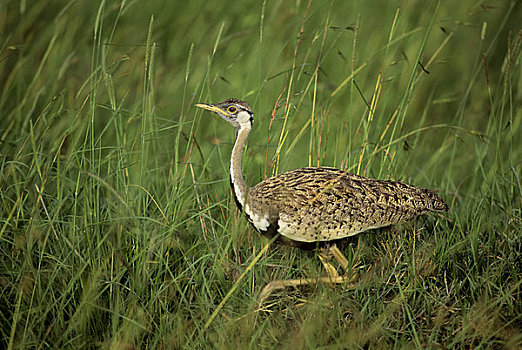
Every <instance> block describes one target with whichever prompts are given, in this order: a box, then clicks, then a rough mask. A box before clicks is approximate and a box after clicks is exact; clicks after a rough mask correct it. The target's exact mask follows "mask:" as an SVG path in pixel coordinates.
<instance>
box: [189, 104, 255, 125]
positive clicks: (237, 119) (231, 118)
mask: <svg viewBox="0 0 522 350" xmlns="http://www.w3.org/2000/svg"><path fill="white" fill-rule="evenodd" d="M196 107H199V108H203V109H206V110H207V111H211V112H214V113H217V114H218V115H219V116H220V117H221V118H223V119H225V120H226V121H227V122H229V123H230V124H232V126H234V127H235V128H236V130H239V129H242V128H251V127H252V122H253V120H254V113H253V112H252V109H251V108H250V106H249V105H248V103H246V102H245V101H241V100H236V99H235V98H230V99H228V100H225V101H223V102H220V103H216V104H213V103H198V104H196Z"/></svg>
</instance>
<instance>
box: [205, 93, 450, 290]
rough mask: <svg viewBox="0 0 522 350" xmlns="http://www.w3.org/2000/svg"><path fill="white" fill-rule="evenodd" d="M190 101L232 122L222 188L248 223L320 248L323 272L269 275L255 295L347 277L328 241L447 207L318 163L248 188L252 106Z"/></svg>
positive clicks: (418, 191) (422, 193)
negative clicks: (244, 165) (245, 160)
mask: <svg viewBox="0 0 522 350" xmlns="http://www.w3.org/2000/svg"><path fill="white" fill-rule="evenodd" d="M196 107H199V108H202V109H204V110H207V111H210V112H214V113H216V114H217V115H219V116H220V117H221V118H223V119H224V120H225V121H227V122H228V123H229V124H231V125H232V126H233V127H234V128H235V131H236V138H235V142H234V146H233V148H232V153H231V157H230V186H231V189H232V194H233V197H234V200H235V202H236V204H237V206H238V208H239V210H240V211H243V212H244V214H245V216H246V218H247V220H248V221H249V222H250V223H251V224H252V226H253V227H254V228H255V229H256V230H257V231H258V232H259V233H261V234H262V235H264V236H266V237H268V238H273V239H274V240H275V242H276V243H279V244H283V245H289V246H293V247H297V248H302V249H307V250H310V249H314V248H317V247H321V248H320V253H319V254H318V256H319V258H320V260H321V262H322V263H323V265H324V266H325V269H326V270H327V272H328V275H329V276H327V277H321V278H315V279H314V278H312V279H304V278H301V279H295V280H286V281H285V280H277V281H272V282H270V283H269V284H268V285H267V286H266V287H265V288H264V289H263V290H262V292H261V293H260V294H261V297H260V299H262V300H264V299H265V298H266V297H267V296H268V295H270V294H271V293H272V292H273V291H275V290H278V289H283V288H286V287H288V286H298V285H304V284H311V283H319V282H331V283H345V282H346V281H347V276H341V275H339V274H338V273H337V271H336V269H335V268H334V267H333V266H332V265H331V264H330V263H329V262H328V259H329V258H328V257H329V256H333V257H334V258H335V259H336V260H337V261H338V262H339V264H340V265H341V267H342V268H343V269H346V268H347V267H348V261H347V259H346V258H345V257H344V255H343V254H342V252H341V251H340V250H339V249H338V248H337V246H336V242H337V241H338V240H340V239H344V238H347V237H349V236H353V235H356V234H358V233H361V232H364V231H368V230H371V229H376V228H379V227H385V226H390V225H394V224H397V223H400V222H404V221H409V220H412V219H415V218H416V217H418V216H420V215H424V214H428V213H431V212H445V211H448V205H447V204H446V203H445V202H444V200H443V199H442V198H441V197H440V196H439V195H438V194H437V193H436V191H434V190H431V189H425V188H420V187H416V186H412V185H409V184H405V183H402V182H398V181H390V180H378V179H372V178H367V177H363V176H359V175H356V174H352V173H350V172H348V171H345V170H340V169H336V168H332V167H325V166H321V167H306V168H300V169H295V170H290V171H287V172H284V173H281V174H279V175H276V176H273V177H270V178H267V179H265V180H264V181H261V182H260V183H258V184H257V185H255V186H253V187H249V186H247V184H246V183H245V180H244V178H243V174H242V169H241V162H242V156H243V151H244V149H245V145H246V142H247V138H248V135H249V134H250V131H251V130H252V125H253V122H254V113H253V111H252V108H251V107H250V105H249V104H248V103H247V102H245V101H242V100H239V99H235V98H229V99H227V100H225V101H223V102H220V103H197V104H196ZM324 246H327V248H324ZM352 280H353V279H352Z"/></svg>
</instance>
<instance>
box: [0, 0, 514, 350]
mask: <svg viewBox="0 0 522 350" xmlns="http://www.w3.org/2000/svg"><path fill="white" fill-rule="evenodd" d="M521 17H522V5H521V3H520V2H519V1H491V2H481V1H458V2H449V1H442V2H437V1H384V0H382V1H378V0H371V1H340V0H338V1H326V0H295V1H276V0H265V1H251V2H249V1H234V2H227V1H210V0H204V1H203V0H194V1H184V2H181V1H159V0H151V1H143V0H142V1H140V0H135V1H97V2H94V1H80V0H79V1H52V2H51V1H34V2H33V1H26V0H22V1H10V0H7V1H3V2H2V3H1V5H0V38H1V40H0V113H1V117H0V190H1V193H0V219H1V221H0V254H1V258H0V286H1V289H0V325H1V327H0V347H2V348H6V347H8V348H49V347H50V348H91V347H103V348H115V349H131V348H146V347H150V348H166V349H170V348H209V347H215V348H232V347H236V348H248V347H251V348H258V347H264V348H274V347H277V348H285V347H286V348H316V347H325V346H326V347H332V348H347V347H348V348H352V347H367V348H369V347H371V348H375V347H379V348H380V347H393V346H394V345H395V346H398V347H402V346H408V345H412V346H415V347H439V346H440V347H448V348H452V347H457V346H463V347H469V348H474V347H493V348H497V347H506V348H518V347H520V346H522V336H521V330H522V316H521V315H522V303H521V300H522V293H521V275H522V261H521V255H522V237H521V236H522V229H521V227H522V223H521V216H522V215H521V198H522V190H521V181H520V175H521V170H522V165H521V161H522V141H521V139H522V108H521V105H522V79H521V78H522V70H521V61H520V60H521V51H520V46H521V43H522V36H521V31H520V30H521V24H520V18H521ZM229 97H236V98H241V99H244V100H247V101H248V102H249V103H250V104H251V106H252V107H253V109H254V110H255V113H256V115H255V125H254V127H255V128H254V131H253V132H252V135H251V138H250V142H249V147H248V149H247V151H246V152H245V159H244V173H245V178H246V179H247V182H249V183H250V184H252V185H253V184H255V183H257V182H259V181H261V180H262V179H263V178H264V177H266V176H269V175H271V174H275V173H280V172H282V171H284V170H289V169H293V168H296V167H302V166H308V165H319V164H320V165H329V166H336V167H342V168H345V169H348V170H350V171H352V172H356V173H359V174H363V175H366V176H371V177H377V178H383V179H398V180H402V181H405V182H408V183H412V184H415V185H418V186H422V187H429V188H438V189H440V195H441V196H442V197H443V198H444V199H445V200H446V201H447V202H448V204H449V205H450V211H449V213H448V214H447V215H446V214H445V215H440V216H436V215H435V216H432V217H426V218H421V219H419V220H418V221H416V222H413V223H407V224H404V225H400V226H397V227H394V228H390V229H385V230H377V231H373V232H370V233H365V234H361V235H359V236H358V237H356V238H355V239H354V240H350V241H347V242H345V244H344V245H342V247H341V249H342V250H343V252H345V253H346V255H347V256H348V258H349V260H350V264H351V265H350V266H351V270H350V271H349V273H350V274H352V275H353V276H355V274H357V276H358V277H357V283H356V288H355V289H351V288H348V285H345V286H337V287H335V288H331V287H330V286H327V285H319V286H311V287H303V288H296V289H290V290H287V291H283V292H278V293H276V294H274V295H272V296H270V298H269V299H268V300H267V302H266V303H264V304H262V305H259V304H258V301H257V298H258V295H259V291H260V290H261V289H262V288H263V286H264V285H265V284H266V283H268V282H269V281H271V280H273V279H276V278H297V277H314V276H318V275H320V274H324V271H323V270H322V268H321V265H320V263H319V262H318V259H317V258H316V254H315V253H313V252H302V251H298V250H295V249H291V248H287V247H275V246H271V247H270V248H269V250H268V251H267V252H266V253H265V254H262V255H261V256H259V261H257V263H255V264H254V265H253V266H252V262H253V261H254V259H255V258H256V256H258V253H259V252H260V251H261V249H262V248H263V247H264V246H265V245H266V243H267V241H266V240H265V239H263V238H261V237H260V236H259V235H258V234H257V233H255V232H254V231H253V230H252V229H251V228H250V227H249V226H248V224H247V222H246V220H245V219H244V218H243V216H242V214H241V213H239V212H238V211H237V209H236V208H235V205H234V203H233V200H232V199H231V194H230V189H229V185H228V158H229V154H230V149H231V144H232V142H233V140H234V131H233V130H232V129H231V128H230V127H229V126H228V125H225V123H224V122H223V121H221V120H219V119H218V118H216V117H215V116H213V115H211V114H210V113H206V112H203V111H201V110H197V109H196V108H194V104H195V103H197V102H219V101H221V100H223V99H225V98H229ZM249 266H250V267H253V268H252V269H251V270H248V267H249ZM244 272H246V274H245V275H244V278H240V277H242V274H243V273H244ZM227 293H228V296H227ZM225 296H227V298H228V297H230V298H229V299H228V300H226V302H225V303H224V304H222V307H221V306H218V305H219V304H220V303H221V302H222V301H223V300H224V298H225ZM213 313H214V315H213ZM212 317H215V318H212Z"/></svg>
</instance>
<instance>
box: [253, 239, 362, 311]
mask: <svg viewBox="0 0 522 350" xmlns="http://www.w3.org/2000/svg"><path fill="white" fill-rule="evenodd" d="M318 256H319V260H321V263H322V264H323V266H324V268H325V270H326V272H327V273H328V276H324V277H317V278H297V279H291V280H275V281H272V282H270V283H268V284H267V285H266V286H265V287H264V288H263V290H262V291H261V293H260V294H259V304H262V303H263V302H264V301H265V299H266V298H267V297H268V296H269V295H270V294H271V293H272V292H274V291H276V290H281V289H285V288H287V287H297V286H304V285H309V284H318V283H331V284H341V283H345V282H347V281H349V282H350V284H349V285H348V287H349V288H350V289H353V288H355V284H354V283H352V281H354V280H355V279H356V275H353V276H350V279H348V265H349V263H348V260H347V259H346V258H345V256H344V255H343V253H341V251H340V250H339V248H337V246H336V245H335V244H332V245H331V246H330V247H328V248H327V249H322V250H320V251H319V253H318ZM330 256H333V257H334V258H335V260H337V262H338V263H339V265H341V267H342V268H343V270H344V273H345V274H344V275H339V273H338V272H337V270H336V269H335V267H333V266H332V264H330V263H329V262H328V260H329V257H330Z"/></svg>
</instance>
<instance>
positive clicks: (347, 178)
mask: <svg viewBox="0 0 522 350" xmlns="http://www.w3.org/2000/svg"><path fill="white" fill-rule="evenodd" d="M247 205H248V206H249V207H250V208H251V211H252V212H254V213H265V212H266V213H268V221H269V223H270V225H271V226H275V227H278V228H277V229H276V230H279V231H282V230H281V226H282V225H281V223H286V227H287V228H286V232H279V233H281V234H283V236H285V237H287V238H290V239H292V240H294V241H300V242H316V241H330V240H335V239H340V238H344V237H348V236H352V235H355V234H357V233H359V232H362V231H366V230H369V229H372V228H377V227H382V226H388V225H393V224H396V223H398V222H401V221H406V220H410V219H413V218H415V217H417V216H419V215H422V214H425V213H427V212H430V211H446V210H447V205H446V204H445V203H444V202H443V200H442V199H441V198H440V197H439V196H437V195H436V194H435V192H434V191H432V190H428V189H423V188H418V187H415V186H411V185H407V184H403V183H400V182H396V181H383V180H375V179H369V178H365V177H362V176H358V175H354V174H351V173H349V172H346V171H343V170H339V169H335V168H328V167H319V168H302V169H296V170H293V171H288V172H285V173H283V174H280V175H278V176H275V177H272V178H269V179H267V180H265V181H263V182H261V183H259V184H257V185H256V186H254V187H253V188H251V189H250V191H249V193H248V196H247ZM267 231H268V230H267Z"/></svg>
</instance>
